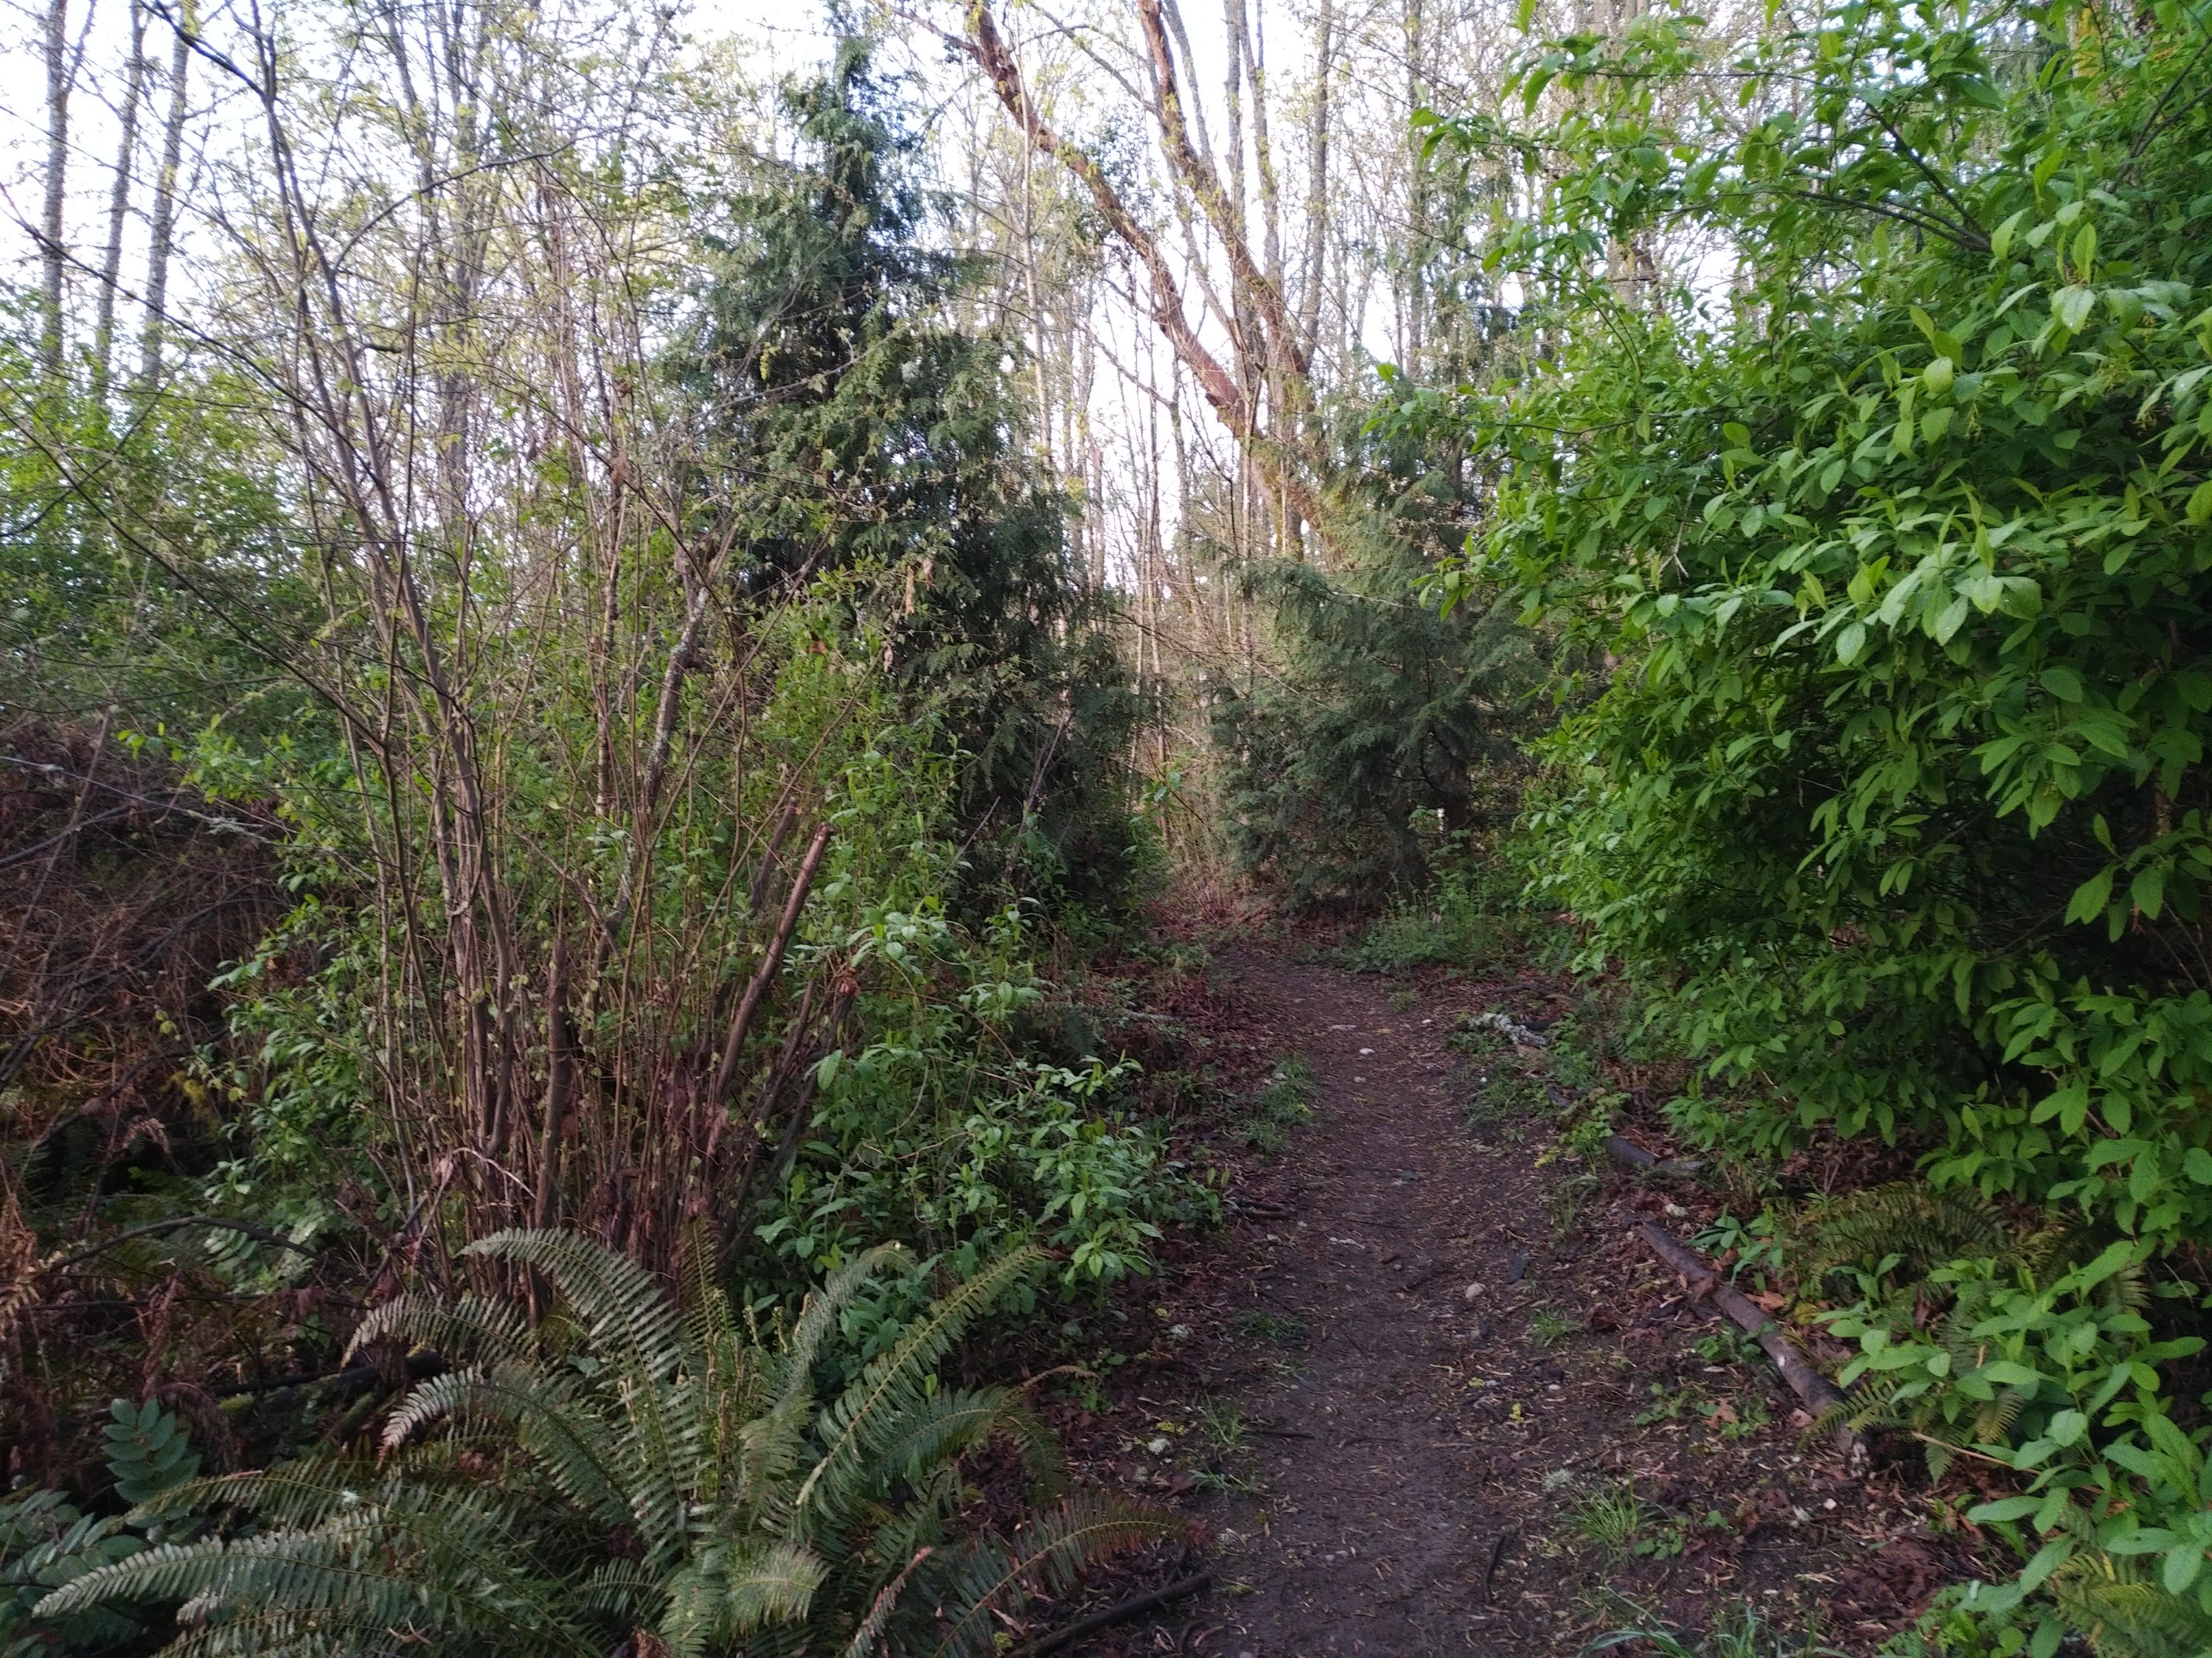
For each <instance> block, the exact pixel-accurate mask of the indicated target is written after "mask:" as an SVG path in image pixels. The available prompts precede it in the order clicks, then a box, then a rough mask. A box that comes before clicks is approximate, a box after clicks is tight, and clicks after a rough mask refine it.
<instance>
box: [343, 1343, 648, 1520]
mask: <svg viewBox="0 0 2212 1658" xmlns="http://www.w3.org/2000/svg"><path fill="white" fill-rule="evenodd" d="M471 1418H479V1419H483V1420H486V1421H490V1422H495V1423H500V1424H505V1425H507V1427H509V1428H511V1429H512V1430H513V1432H514V1435H515V1436H516V1438H517V1439H518V1440H519V1441H520V1443H521V1445H522V1447H523V1448H524V1449H526V1451H528V1452H529V1453H530V1454H531V1455H532V1456H534V1457H535V1458H537V1460H538V1461H539V1463H541V1464H542V1465H543V1466H544V1470H545V1473H546V1474H547V1476H548V1477H549V1478H550V1479H551V1480H552V1481H553V1484H554V1486H555V1488H556V1489H557V1490H558V1491H560V1492H561V1493H562V1496H564V1497H567V1498H568V1500H569V1501H570V1502H572V1503H574V1504H575V1505H576V1506H577V1507H578V1508H580V1509H583V1510H585V1511H586V1513H588V1514H590V1515H593V1516H594V1517H596V1518H597V1519H598V1520H599V1521H601V1523H603V1524H605V1525H610V1526H626V1525H629V1524H630V1523H632V1522H633V1521H636V1520H638V1519H640V1518H641V1516H640V1515H638V1514H637V1513H636V1511H635V1506H634V1505H633V1503H632V1502H631V1500H630V1498H629V1495H628V1494H627V1492H626V1491H625V1490H624V1488H623V1477H622V1476H623V1470H622V1469H621V1468H619V1467H617V1465H616V1461H615V1459H614V1457H613V1456H612V1455H610V1452H611V1451H613V1450H616V1449H617V1448H618V1447H617V1444H616V1440H617V1436H616V1435H615V1434H614V1433H613V1432H612V1431H611V1426H610V1424H608V1423H607V1422H606V1421H605V1418H603V1417H602V1416H601V1415H600V1414H599V1413H598V1412H595V1411H594V1410H593V1409H592V1405H591V1402H590V1400H589V1399H588V1397H587V1396H586V1394H585V1393H584V1391H583V1390H582V1389H581V1388H579V1386H578V1385H577V1384H576V1383H575V1382H574V1381H572V1380H571V1379H569V1378H568V1377H565V1376H549V1375H548V1374H546V1373H545V1372H544V1371H543V1370H538V1368H536V1367H535V1366H533V1365H528V1364H501V1365H500V1366H499V1367H498V1368H497V1369H496V1370H493V1371H491V1372H490V1373H489V1375H487V1374H484V1373H483V1372H479V1371H471V1370H448V1371H447V1372H446V1373H445V1374H444V1375H443V1376H433V1377H431V1378H430V1379H429V1380H428V1381H427V1382H422V1383H421V1384H420V1385H418V1386H417V1387H416V1388H413V1389H411V1390H410V1392H409V1394H408V1395H407V1397H406V1398H404V1400H401V1401H400V1402H399V1405H398V1408H397V1409H395V1410H394V1411H393V1412H392V1416H391V1418H390V1420H388V1421H387V1422H386V1424H385V1427H384V1435H383V1444H384V1448H385V1449H386V1450H387V1451H389V1450H392V1449H395V1448H398V1446H399V1445H400V1444H401V1443H403V1442H404V1441H405V1440H407V1439H408V1438H409V1437H410V1436H412V1435H413V1434H415V1433H416V1431H417V1430H420V1429H422V1428H423V1427H425V1426H427V1425H428V1424H430V1423H433V1422H436V1421H440V1420H445V1419H451V1420H456V1421H465V1420H468V1419H471Z"/></svg>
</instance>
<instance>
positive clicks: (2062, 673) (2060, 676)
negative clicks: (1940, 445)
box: [2043, 664, 2081, 702]
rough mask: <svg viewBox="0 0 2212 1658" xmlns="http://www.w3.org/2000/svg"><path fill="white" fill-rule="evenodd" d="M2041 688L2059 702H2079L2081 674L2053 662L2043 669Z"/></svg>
mask: <svg viewBox="0 0 2212 1658" xmlns="http://www.w3.org/2000/svg"><path fill="white" fill-rule="evenodd" d="M2043 689H2045V690H2046V691H2049V692H2050V693H2051V695H2053V696H2055V697H2057V699H2058V700H2059V701H2061V702H2079V701H2081V675H2080V674H2078V673H2075V671H2074V670H2073V669H2071V668H2068V667H2061V666H2059V665H2057V664H2053V665H2051V666H2050V667H2047V668H2045V670H2044V671H2043Z"/></svg>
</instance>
